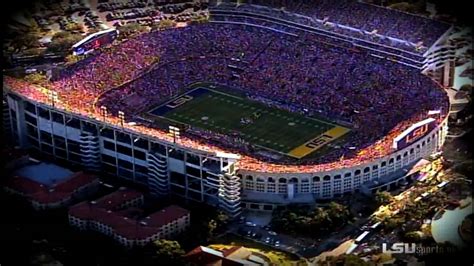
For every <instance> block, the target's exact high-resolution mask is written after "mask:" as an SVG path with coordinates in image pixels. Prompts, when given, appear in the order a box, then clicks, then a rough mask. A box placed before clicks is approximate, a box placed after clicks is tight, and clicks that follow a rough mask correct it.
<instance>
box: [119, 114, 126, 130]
mask: <svg viewBox="0 0 474 266" xmlns="http://www.w3.org/2000/svg"><path fill="white" fill-rule="evenodd" d="M118 117H119V119H120V124H121V125H122V127H123V123H124V121H125V113H124V112H122V111H118Z"/></svg>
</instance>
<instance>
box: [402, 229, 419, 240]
mask: <svg viewBox="0 0 474 266" xmlns="http://www.w3.org/2000/svg"><path fill="white" fill-rule="evenodd" d="M405 239H406V240H407V241H411V242H420V241H421V239H422V233H421V232H419V231H410V232H407V233H405Z"/></svg>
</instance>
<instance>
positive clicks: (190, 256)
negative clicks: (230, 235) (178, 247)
mask: <svg viewBox="0 0 474 266" xmlns="http://www.w3.org/2000/svg"><path fill="white" fill-rule="evenodd" d="M184 259H185V261H186V262H187V263H188V265H196V266H197V265H219V266H226V265H228V266H234V265H235V266H238V265H242V266H244V265H252V266H253V265H255V266H256V265H269V263H268V262H267V259H266V258H265V257H263V256H262V255H259V254H254V253H252V252H251V251H250V250H248V249H246V248H245V247H240V246H234V247H232V248H229V249H224V250H215V249H212V248H208V247H203V246H199V247H197V248H195V249H193V250H191V251H190V252H188V253H187V254H186V255H184Z"/></svg>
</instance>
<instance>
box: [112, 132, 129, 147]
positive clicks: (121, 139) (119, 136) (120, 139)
mask: <svg viewBox="0 0 474 266" xmlns="http://www.w3.org/2000/svg"><path fill="white" fill-rule="evenodd" d="M115 137H116V139H117V141H118V142H123V143H126V144H130V143H131V142H132V140H131V139H130V135H128V134H125V133H122V132H118V131H117V132H116V133H115Z"/></svg>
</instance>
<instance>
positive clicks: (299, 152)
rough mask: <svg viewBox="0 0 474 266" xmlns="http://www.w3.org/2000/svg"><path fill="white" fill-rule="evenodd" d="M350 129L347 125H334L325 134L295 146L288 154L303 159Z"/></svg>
mask: <svg viewBox="0 0 474 266" xmlns="http://www.w3.org/2000/svg"><path fill="white" fill-rule="evenodd" d="M349 131H350V129H348V128H345V127H340V126H336V127H333V128H331V129H330V130H328V131H326V132H324V133H323V134H321V135H319V136H317V137H316V138H314V139H312V140H310V141H308V142H306V143H305V144H303V145H301V146H299V147H296V148H294V149H293V150H291V151H290V152H289V153H288V155H290V156H292V157H295V158H298V159H301V158H303V157H305V156H306V155H308V154H310V153H312V152H313V151H315V150H317V149H319V148H321V147H322V146H324V145H326V144H328V143H329V142H331V141H333V140H335V139H337V138H340V137H341V136H343V135H344V134H346V133H347V132H349Z"/></svg>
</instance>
